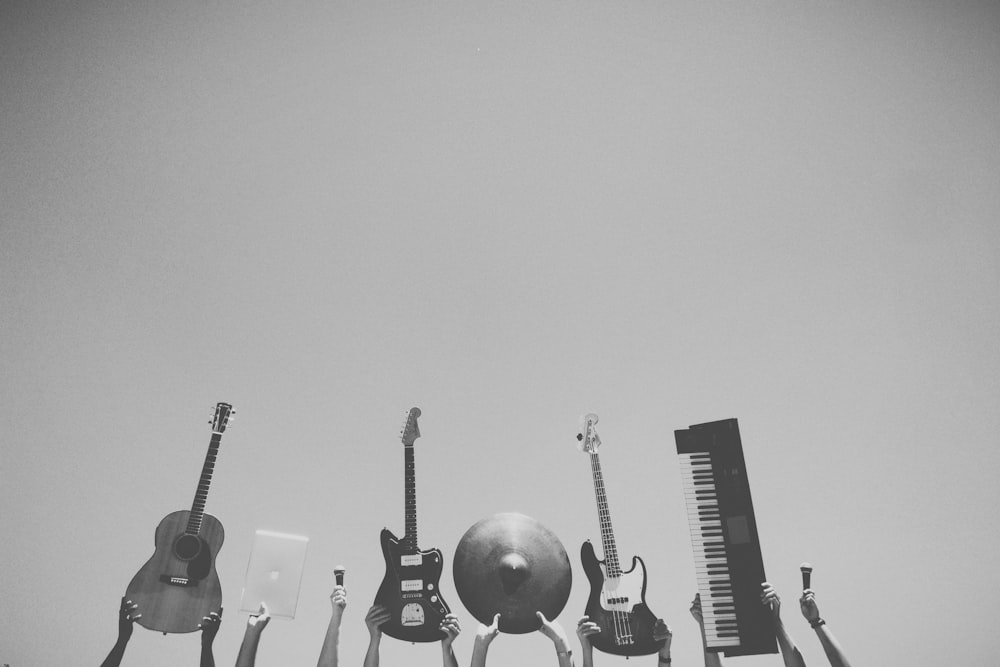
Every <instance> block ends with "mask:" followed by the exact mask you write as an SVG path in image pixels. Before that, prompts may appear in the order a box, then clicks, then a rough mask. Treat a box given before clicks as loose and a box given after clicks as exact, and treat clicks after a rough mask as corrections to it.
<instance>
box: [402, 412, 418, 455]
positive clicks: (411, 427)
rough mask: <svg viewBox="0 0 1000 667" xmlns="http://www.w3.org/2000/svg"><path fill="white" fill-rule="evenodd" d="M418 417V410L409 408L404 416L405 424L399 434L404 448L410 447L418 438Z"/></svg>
mask: <svg viewBox="0 0 1000 667" xmlns="http://www.w3.org/2000/svg"><path fill="white" fill-rule="evenodd" d="M419 416H420V408H410V411H409V412H408V413H407V414H406V423H405V424H403V430H402V431H400V434H399V437H400V439H401V440H402V441H403V445H405V446H406V447H412V446H413V443H414V442H416V440H417V438H419V437H420V427H419V426H417V417H419Z"/></svg>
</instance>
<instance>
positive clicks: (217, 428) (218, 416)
mask: <svg viewBox="0 0 1000 667" xmlns="http://www.w3.org/2000/svg"><path fill="white" fill-rule="evenodd" d="M235 414H236V410H233V406H231V405H230V404H229V403H219V404H217V405H216V406H215V416H214V417H213V418H212V421H210V422H209V424H211V425H212V433H218V434H220V435H221V434H222V433H223V432H225V430H226V426H228V425H229V420H230V419H231V418H232V417H233V415H235Z"/></svg>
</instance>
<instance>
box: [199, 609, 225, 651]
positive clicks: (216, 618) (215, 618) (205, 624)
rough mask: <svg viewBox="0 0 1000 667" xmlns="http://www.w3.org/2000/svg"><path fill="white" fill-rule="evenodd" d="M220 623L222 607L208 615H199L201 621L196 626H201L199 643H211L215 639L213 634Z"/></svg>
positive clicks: (217, 630) (216, 632) (216, 631)
mask: <svg viewBox="0 0 1000 667" xmlns="http://www.w3.org/2000/svg"><path fill="white" fill-rule="evenodd" d="M221 624H222V607H219V611H213V612H212V613H210V614H209V615H208V616H202V617H201V623H199V624H198V627H199V628H201V643H202V644H211V643H212V642H213V641H215V635H217V634H218V633H219V626H220V625H221Z"/></svg>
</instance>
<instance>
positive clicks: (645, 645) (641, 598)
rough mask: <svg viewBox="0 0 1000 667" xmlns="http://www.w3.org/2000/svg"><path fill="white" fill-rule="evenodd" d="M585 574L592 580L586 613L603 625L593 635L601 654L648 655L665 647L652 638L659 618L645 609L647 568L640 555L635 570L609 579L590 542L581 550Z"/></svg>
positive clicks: (593, 643)
mask: <svg viewBox="0 0 1000 667" xmlns="http://www.w3.org/2000/svg"><path fill="white" fill-rule="evenodd" d="M580 559H581V560H582V561H583V571H584V574H586V575H587V579H588V580H589V581H590V596H589V597H588V598H587V607H586V614H587V616H588V617H590V620H591V621H592V622H594V623H597V624H598V625H599V626H601V631H600V632H599V633H597V634H595V635H591V636H590V643H591V645H592V646H593V647H594V648H595V649H597V650H598V651H603V652H604V653H611V654H613V655H624V656H632V655H649V654H651V653H656V652H657V651H659V650H660V649H661V648H662V647H663V643H664V642H663V640H655V639H653V627H654V626H655V625H656V616H655V615H653V612H651V611H650V610H649V607H647V606H646V566H645V564H644V563H643V562H642V559H641V558H639V557H638V556H633V557H632V568H631V569H629V570H627V571H623V572H622V573H621V575H620V576H617V577H610V578H608V577H606V576H605V573H606V570H605V567H604V565H605V563H604V561H599V560H597V555H596V554H595V553H594V546H593V545H592V544H591V543H590V540H588V541H586V542H584V543H583V546H582V547H581V549H580Z"/></svg>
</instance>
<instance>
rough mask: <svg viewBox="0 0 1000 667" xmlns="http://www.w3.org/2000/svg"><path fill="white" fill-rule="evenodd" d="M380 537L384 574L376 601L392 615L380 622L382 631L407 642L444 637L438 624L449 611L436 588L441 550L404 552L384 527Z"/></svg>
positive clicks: (439, 571)
mask: <svg viewBox="0 0 1000 667" xmlns="http://www.w3.org/2000/svg"><path fill="white" fill-rule="evenodd" d="M381 539H382V555H383V556H384V557H385V577H383V579H382V585H381V586H379V589H378V593H376V595H375V602H376V603H377V604H381V605H383V606H385V607H386V608H387V609H388V610H389V612H390V613H391V614H392V617H391V618H390V619H389V620H388V621H386V622H385V623H383V624H382V626H381V629H382V632H383V633H385V634H387V635H389V636H390V637H394V638H396V639H402V640H404V641H409V642H436V641H440V640H441V639H444V636H445V633H444V632H443V631H442V630H441V629H440V625H441V621H443V620H444V617H445V615H446V614H448V612H449V611H450V610H449V609H448V605H447V604H445V602H444V600H443V599H442V598H441V594H440V592H439V590H438V584H439V582H440V580H441V571H442V570H443V568H444V556H442V554H441V551H440V550H439V549H427V550H426V551H418V552H417V553H415V554H405V553H403V548H402V547H401V545H400V541H399V539H398V538H397V537H396V536H395V535H393V534H392V533H391V532H390V531H389V530H388V529H386V528H384V529H382V535H381Z"/></svg>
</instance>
